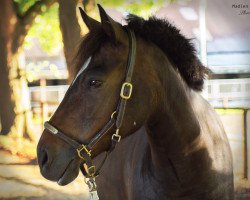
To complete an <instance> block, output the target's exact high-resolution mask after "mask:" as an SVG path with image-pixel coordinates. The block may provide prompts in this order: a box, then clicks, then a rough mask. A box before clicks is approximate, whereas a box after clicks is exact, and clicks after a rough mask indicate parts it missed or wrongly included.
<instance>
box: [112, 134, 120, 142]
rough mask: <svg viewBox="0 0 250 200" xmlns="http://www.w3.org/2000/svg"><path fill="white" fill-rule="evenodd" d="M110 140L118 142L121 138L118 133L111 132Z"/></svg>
mask: <svg viewBox="0 0 250 200" xmlns="http://www.w3.org/2000/svg"><path fill="white" fill-rule="evenodd" d="M112 140H114V141H116V142H120V140H121V136H120V135H118V134H113V135H112Z"/></svg>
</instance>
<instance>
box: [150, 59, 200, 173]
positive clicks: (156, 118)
mask: <svg viewBox="0 0 250 200" xmlns="http://www.w3.org/2000/svg"><path fill="white" fill-rule="evenodd" d="M156 60H157V61H156V62H161V63H158V64H157V65H156V67H155V71H156V73H157V74H158V78H159V83H160V84H159V85H161V88H160V89H159V90H160V91H158V93H160V95H158V96H160V98H159V99H160V100H159V102H158V105H159V106H158V109H157V110H156V112H155V113H154V114H153V115H152V118H151V119H152V120H149V122H148V123H147V125H146V129H147V135H148V140H149V144H150V147H151V153H152V159H153V162H154V165H155V166H156V167H157V170H161V169H162V170H163V171H166V170H165V169H166V167H169V165H172V168H175V167H174V166H173V165H175V164H177V163H178V165H179V166H180V165H181V166H182V167H183V169H185V168H186V169H190V168H192V166H190V165H192V162H186V160H185V159H186V158H187V155H188V152H192V151H194V150H195V149H197V147H198V146H199V145H200V137H199V136H200V126H199V122H198V120H197V117H196V116H195V113H194V111H193V108H192V100H191V99H192V98H191V96H192V93H194V92H193V91H192V90H191V89H190V88H189V87H188V86H187V85H186V83H184V81H183V80H182V78H181V77H180V75H179V74H178V73H177V72H176V71H175V70H174V69H173V67H172V66H171V63H170V62H169V61H168V60H167V58H165V59H156ZM162 62H163V63H162ZM159 66H165V67H161V68H159ZM184 158H185V159H184ZM187 159H188V158H187ZM170 162H171V163H170ZM166 165H168V166H166ZM176 170H177V171H178V169H176ZM173 171H175V169H173ZM173 171H172V172H173ZM172 172H171V173H172ZM174 173H178V172H174ZM167 175H168V177H169V174H167ZM175 176H176V174H175Z"/></svg>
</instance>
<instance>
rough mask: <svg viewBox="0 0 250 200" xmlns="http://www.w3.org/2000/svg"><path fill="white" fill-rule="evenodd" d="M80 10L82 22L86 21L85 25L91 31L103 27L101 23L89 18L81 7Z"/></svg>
mask: <svg viewBox="0 0 250 200" xmlns="http://www.w3.org/2000/svg"><path fill="white" fill-rule="evenodd" d="M79 10H80V13H81V16H82V20H83V21H84V23H85V24H86V26H87V27H88V29H89V30H90V31H91V30H94V29H96V28H98V27H101V23H100V22H98V21H96V20H95V19H93V18H91V17H89V16H88V15H87V14H86V13H85V11H84V10H83V9H82V8H81V7H79Z"/></svg>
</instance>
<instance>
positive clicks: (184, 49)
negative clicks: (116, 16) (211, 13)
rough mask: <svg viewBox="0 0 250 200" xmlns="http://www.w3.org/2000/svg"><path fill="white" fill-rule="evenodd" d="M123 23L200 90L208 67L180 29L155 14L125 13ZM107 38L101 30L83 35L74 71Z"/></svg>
mask: <svg viewBox="0 0 250 200" xmlns="http://www.w3.org/2000/svg"><path fill="white" fill-rule="evenodd" d="M127 23H128V25H127V26H128V28H130V29H131V30H134V32H135V34H136V35H137V36H139V37H141V38H143V39H144V40H146V41H150V42H153V43H154V44H155V45H157V46H158V47H159V48H160V49H161V50H162V51H163V52H164V53H165V54H166V56H167V57H168V58H169V60H170V61H171V62H172V64H173V67H174V68H175V69H176V70H178V71H179V73H180V75H181V76H182V78H183V79H184V80H185V82H186V83H187V84H188V86H189V87H191V88H193V89H194V90H198V91H200V90H202V88H203V83H204V78H205V76H206V75H207V74H208V72H209V70H208V68H206V67H205V66H203V65H202V63H201V62H200V60H199V59H198V58H197V56H196V51H195V48H194V46H193V44H192V43H191V42H190V40H189V39H187V38H185V37H184V36H183V35H182V34H181V33H180V30H178V29H177V28H176V27H174V26H173V25H171V24H170V23H169V22H168V21H167V20H165V19H164V20H163V19H157V18H155V17H151V18H149V19H148V20H144V19H143V18H141V17H138V16H136V15H129V16H128V17H127ZM107 40H108V37H107V36H106V34H105V32H104V31H103V30H102V29H96V30H95V31H91V32H90V33H89V34H87V35H86V36H85V37H84V38H83V41H82V42H81V44H80V48H79V51H78V54H77V56H76V59H77V64H76V66H75V69H73V70H75V72H74V73H76V72H77V71H79V69H80V68H81V66H82V64H83V62H84V60H85V59H86V58H87V57H88V56H90V55H93V54H94V53H95V52H96V51H97V50H98V49H99V48H100V47H101V45H102V44H103V43H104V42H105V41H107Z"/></svg>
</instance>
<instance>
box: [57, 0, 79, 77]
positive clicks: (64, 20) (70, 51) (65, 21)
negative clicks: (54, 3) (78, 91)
mask: <svg viewBox="0 0 250 200" xmlns="http://www.w3.org/2000/svg"><path fill="white" fill-rule="evenodd" d="M76 8H77V1H76V0H72V1H69V0H59V20H60V28H61V32H62V37H63V44H64V55H65V59H66V64H67V69H68V73H69V81H71V80H72V73H73V70H72V66H73V62H72V61H73V58H74V56H75V53H76V46H77V45H78V44H79V42H80V38H81V28H80V26H79V23H78V20H77V15H76Z"/></svg>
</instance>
